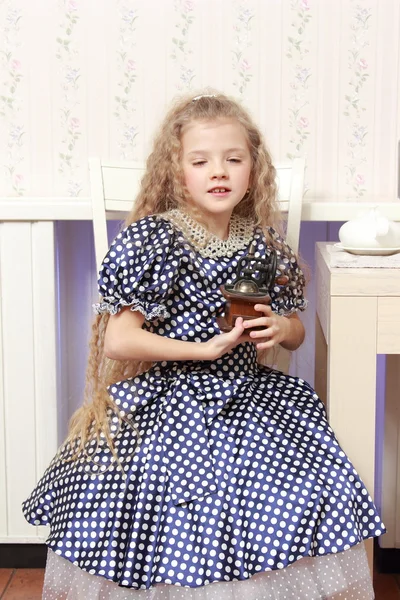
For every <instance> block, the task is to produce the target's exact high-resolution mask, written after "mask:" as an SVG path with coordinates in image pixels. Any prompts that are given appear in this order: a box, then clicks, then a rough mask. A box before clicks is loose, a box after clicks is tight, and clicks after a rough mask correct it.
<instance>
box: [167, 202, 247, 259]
mask: <svg viewBox="0 0 400 600" xmlns="http://www.w3.org/2000/svg"><path fill="white" fill-rule="evenodd" d="M159 216H160V217H161V218H163V219H165V220H166V221H169V222H170V223H172V225H174V226H175V227H176V228H177V229H179V231H181V232H182V234H183V236H184V237H185V239H186V240H187V241H188V242H189V243H190V244H191V245H192V246H193V247H194V248H195V249H196V250H197V252H199V254H201V256H204V257H206V258H218V257H222V256H232V255H233V254H235V253H236V252H237V251H238V250H241V249H242V248H245V247H246V246H248V245H249V243H250V242H251V240H252V238H253V235H254V223H253V221H252V220H251V219H243V218H241V217H238V216H237V215H232V217H231V220H230V222H229V236H228V239H226V240H221V239H220V238H219V237H218V236H216V235H214V234H213V233H210V232H209V231H208V230H207V229H206V227H204V226H203V225H201V224H200V223H198V222H197V221H196V220H195V219H194V218H193V217H191V216H190V215H188V214H187V213H185V212H183V211H181V210H179V209H173V210H169V211H168V212H165V213H162V214H160V215H159Z"/></svg>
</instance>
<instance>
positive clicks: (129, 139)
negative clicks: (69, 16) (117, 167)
mask: <svg viewBox="0 0 400 600" xmlns="http://www.w3.org/2000/svg"><path fill="white" fill-rule="evenodd" d="M118 9H119V11H118V46H117V48H116V53H117V58H118V73H119V80H118V83H117V87H118V89H117V91H116V94H115V96H114V102H115V104H114V116H115V117H116V119H117V129H118V145H119V148H120V157H121V158H122V159H124V160H137V156H136V153H135V150H136V141H135V140H136V136H137V135H138V125H137V117H136V104H137V92H136V87H135V83H136V79H137V62H136V58H137V41H136V33H137V28H138V27H139V26H140V20H139V15H138V10H137V8H136V7H135V4H134V3H133V2H129V3H128V2H127V1H126V0H118Z"/></svg>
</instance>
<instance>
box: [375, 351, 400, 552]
mask: <svg viewBox="0 0 400 600" xmlns="http://www.w3.org/2000/svg"><path fill="white" fill-rule="evenodd" d="M399 400H400V355H399V354H389V355H387V357H386V397H385V430H384V438H383V440H384V452H383V461H382V463H383V464H382V467H383V469H382V490H384V493H382V520H383V522H384V523H385V525H386V528H387V533H386V534H385V535H384V536H383V537H382V538H380V540H379V545H380V546H381V548H395V547H396V541H397V540H400V402H399Z"/></svg>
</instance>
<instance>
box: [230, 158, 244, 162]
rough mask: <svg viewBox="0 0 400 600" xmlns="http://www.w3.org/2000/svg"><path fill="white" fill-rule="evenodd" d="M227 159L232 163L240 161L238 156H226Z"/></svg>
mask: <svg viewBox="0 0 400 600" xmlns="http://www.w3.org/2000/svg"><path fill="white" fill-rule="evenodd" d="M228 161H229V162H233V163H240V162H241V160H240V158H228Z"/></svg>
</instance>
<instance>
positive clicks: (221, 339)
mask: <svg viewBox="0 0 400 600" xmlns="http://www.w3.org/2000/svg"><path fill="white" fill-rule="evenodd" d="M243 332H244V327H243V319H242V317H238V318H237V319H236V321H235V326H234V327H233V329H232V330H231V331H229V332H228V333H219V334H218V335H215V336H214V337H213V338H211V339H210V340H208V341H207V342H204V343H203V344H202V346H204V358H203V360H215V359H217V358H220V357H221V356H222V355H223V354H226V353H227V352H229V351H230V350H232V348H235V346H238V345H239V344H242V343H243V341H245V340H244V336H243ZM245 337H246V338H247V336H245Z"/></svg>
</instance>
